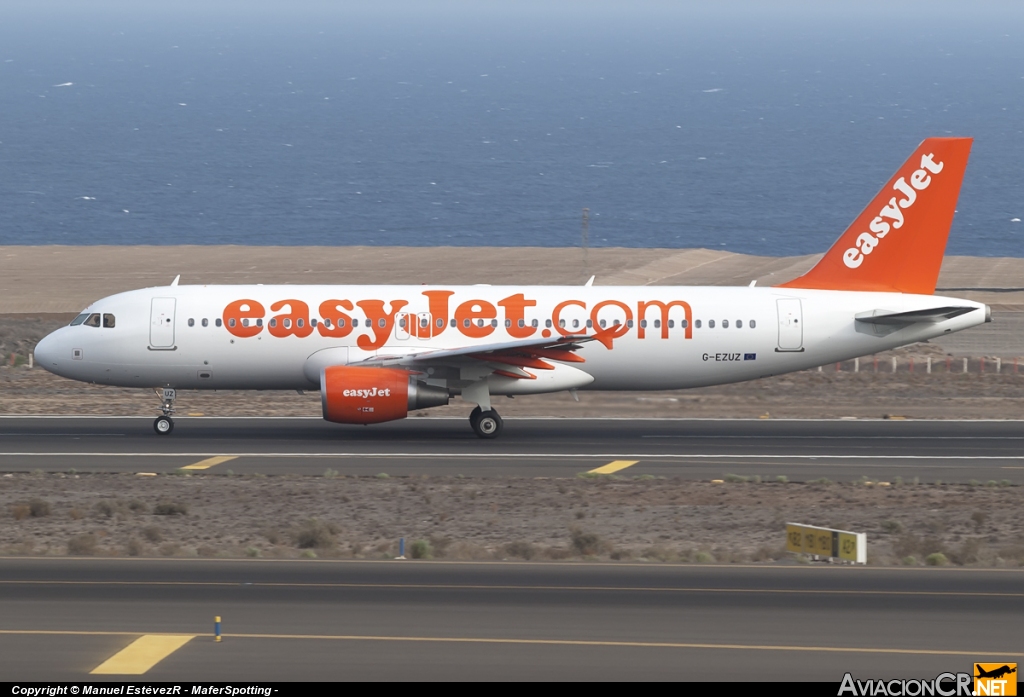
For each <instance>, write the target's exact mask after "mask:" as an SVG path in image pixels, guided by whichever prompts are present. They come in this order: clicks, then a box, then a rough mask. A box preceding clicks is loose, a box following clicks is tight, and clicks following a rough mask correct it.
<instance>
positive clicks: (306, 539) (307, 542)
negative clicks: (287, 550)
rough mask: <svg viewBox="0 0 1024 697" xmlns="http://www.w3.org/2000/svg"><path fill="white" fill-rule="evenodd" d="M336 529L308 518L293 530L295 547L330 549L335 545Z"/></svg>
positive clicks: (328, 524) (320, 521)
mask: <svg viewBox="0 0 1024 697" xmlns="http://www.w3.org/2000/svg"><path fill="white" fill-rule="evenodd" d="M337 534H338V529H337V528H336V527H335V526H334V525H331V524H330V523H325V522H324V521H322V520H318V519H316V518H310V519H309V520H307V521H306V522H305V523H303V524H302V525H301V526H299V528H298V529H297V530H295V533H294V537H295V546H296V547H298V548H299V549H330V548H331V547H333V546H334V545H335V542H336V540H335V538H334V536H335V535H337Z"/></svg>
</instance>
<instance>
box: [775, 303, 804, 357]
mask: <svg viewBox="0 0 1024 697" xmlns="http://www.w3.org/2000/svg"><path fill="white" fill-rule="evenodd" d="M775 303H776V306H777V307H778V310H779V347H778V348H777V349H776V351H803V350H804V318H803V308H802V307H801V305H800V298H779V299H778V300H776V301H775Z"/></svg>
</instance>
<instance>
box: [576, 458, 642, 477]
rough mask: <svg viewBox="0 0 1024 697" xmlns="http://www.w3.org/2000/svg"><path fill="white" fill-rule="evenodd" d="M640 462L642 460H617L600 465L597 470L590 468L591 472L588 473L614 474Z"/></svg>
mask: <svg viewBox="0 0 1024 697" xmlns="http://www.w3.org/2000/svg"><path fill="white" fill-rule="evenodd" d="M638 462H640V461H639V460H615V461H614V462H609V463H608V464H607V465H604V466H603V467H598V468H597V469H596V470H590V471H589V472H587V474H613V473H615V472H618V471H619V470H624V469H626V468H627V467H632V466H633V465H635V464H636V463H638Z"/></svg>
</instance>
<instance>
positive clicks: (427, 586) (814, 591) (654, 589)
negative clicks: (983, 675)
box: [0, 581, 1024, 634]
mask: <svg viewBox="0 0 1024 697" xmlns="http://www.w3.org/2000/svg"><path fill="white" fill-rule="evenodd" d="M18 585H27V586H137V587H142V586H154V587H155V586H186V587H197V588H200V587H214V588H216V587H221V588H234V587H237V586H238V585H239V584H238V583H237V582H235V581H0V587H3V586H18ZM247 585H249V586H251V587H253V588H255V587H262V588H326V589H329V588H347V589H348V588H374V589H382V590H473V591H488V590H492V591H566V592H572V593H580V592H586V591H591V592H603V593H717V594H742V593H747V594H751V595H842V596H856V595H863V596H913V597H940V598H942V597H953V598H1024V593H1011V592H999V591H919V590H907V591H886V590H847V589H821V588H701V587H672V586H664V587H661V586H541V585H534V586H527V585H523V586H515V585H497V584H495V585H488V584H482V583H477V584H472V583H300V582H296V583H287V582H260V581H254V582H251V583H248V584H247ZM14 631H15V633H18V631H20V630H14ZM5 633H7V631H6V630H3V629H0V634H5ZM101 633H102V632H101Z"/></svg>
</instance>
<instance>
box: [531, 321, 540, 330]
mask: <svg viewBox="0 0 1024 697" xmlns="http://www.w3.org/2000/svg"><path fill="white" fill-rule="evenodd" d="M537 324H538V322H537V320H533V321H532V322H530V326H531V327H533V328H534V329H536V328H537Z"/></svg>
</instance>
